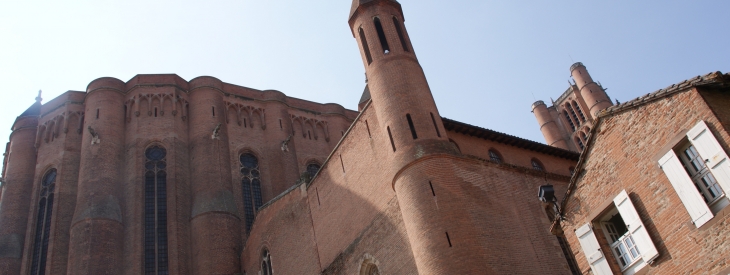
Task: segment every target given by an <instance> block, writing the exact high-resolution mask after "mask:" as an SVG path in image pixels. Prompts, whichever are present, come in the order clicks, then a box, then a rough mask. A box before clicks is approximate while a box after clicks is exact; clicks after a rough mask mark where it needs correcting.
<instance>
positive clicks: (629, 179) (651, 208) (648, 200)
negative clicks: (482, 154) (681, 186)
mask: <svg viewBox="0 0 730 275" xmlns="http://www.w3.org/2000/svg"><path fill="white" fill-rule="evenodd" d="M719 77H720V78H722V77H723V76H722V75H720V76H719ZM724 77H725V80H721V81H720V83H724V84H723V85H724V86H722V87H724V88H717V87H713V86H699V87H686V88H684V89H682V91H680V92H676V93H673V94H669V95H666V96H664V97H662V98H659V99H656V100H652V101H648V102H646V103H643V102H642V100H643V99H644V98H651V97H652V96H653V95H647V96H646V97H642V98H640V99H638V100H637V101H635V102H631V103H628V106H623V109H621V108H618V110H617V111H616V113H615V114H612V115H610V116H609V115H606V116H605V117H604V118H602V119H603V121H602V122H601V123H600V128H598V129H596V130H595V133H594V136H593V137H591V140H592V142H593V144H592V145H591V147H590V150H589V151H588V152H584V153H583V155H582V159H583V160H582V161H583V162H584V163H583V165H582V168H581V170H580V172H579V174H578V176H577V177H576V178H575V183H576V185H575V189H574V191H573V193H572V194H571V195H570V196H569V197H568V199H567V201H566V204H565V213H566V214H565V219H564V220H563V221H562V222H561V225H562V229H563V230H564V232H565V236H566V237H567V238H568V241H569V243H570V247H571V249H572V250H573V252H574V254H575V257H576V259H577V261H578V264H579V266H580V269H581V270H582V271H583V272H584V274H590V271H589V270H590V267H589V265H588V263H587V261H586V256H585V255H584V254H583V253H582V251H581V246H580V244H579V243H578V239H577V237H576V236H575V233H574V231H575V230H576V229H577V228H578V227H580V226H582V225H583V224H585V223H587V222H590V221H591V219H592V218H593V217H594V215H596V214H597V213H600V212H601V211H602V210H604V208H605V207H607V205H608V204H607V201H609V200H611V199H612V198H613V197H615V196H616V195H617V194H619V193H620V192H621V190H626V191H627V192H628V194H629V197H630V199H631V201H632V203H633V204H634V206H635V207H636V210H637V211H638V213H639V216H640V218H641V220H642V221H643V223H644V225H645V226H646V229H647V230H648V232H649V235H650V236H651V239H652V241H653V243H654V245H655V246H656V247H657V249H658V251H659V257H658V258H657V259H656V260H655V261H654V262H653V263H652V264H650V265H649V266H648V267H646V268H645V269H646V271H647V274H720V273H721V271H723V270H726V269H728V268H730V262H728V260H727V259H728V258H730V238H728V236H730V231H728V222H729V219H730V216H728V215H727V212H728V211H727V210H728V209H727V208H725V209H724V210H721V211H720V212H719V213H717V214H716V216H715V217H714V218H713V219H712V220H710V222H708V223H707V224H705V225H703V226H702V227H700V228H697V227H696V226H695V225H694V224H693V223H692V220H691V218H690V217H689V214H688V213H687V211H686V209H685V208H684V206H683V204H682V202H681V201H680V199H679V197H678V195H677V193H676V191H675V189H674V188H673V187H672V185H671V183H670V182H669V180H668V179H667V177H666V175H665V174H664V172H663V171H662V170H661V168H660V167H659V165H658V163H657V161H658V159H659V158H660V157H661V155H663V154H664V153H666V152H667V150H669V149H671V147H672V146H674V145H676V143H677V138H675V137H678V136H680V137H681V135H682V133H683V132H685V131H686V130H689V129H690V128H692V127H694V125H695V124H697V123H698V122H699V121H700V120H704V121H705V122H706V123H707V125H708V126H709V128H710V130H711V131H712V133H713V134H714V135H715V137H716V138H717V139H718V141H719V143H720V144H721V146H722V147H723V149H724V150H725V152H730V147H729V146H728V144H730V135H728V132H727V129H728V128H727V127H728V126H730V124H728V122H729V121H730V113H728V107H727V106H730V105H729V104H730V93H729V91H730V90H728V88H727V87H728V86H727V83H728V82H727V78H728V77H727V76H724ZM674 86H675V85H673V86H672V87H674ZM632 105H638V106H636V107H631V106H632ZM619 107H620V106H619ZM609 110H610V109H609ZM725 192H727V190H726V191H725ZM598 228H600V227H598V226H596V229H598ZM596 231H597V232H596V236H598V239H599V242H601V243H602V245H603V246H604V247H607V246H608V243H607V242H606V240H605V237H603V234H602V232H601V231H600V229H598V230H596ZM604 251H610V250H608V249H604ZM604 254H605V255H606V257H607V259H608V261H609V263H611V264H612V266H611V267H612V269H613V271H614V273H616V274H620V272H619V268H618V266H617V264H616V259H615V258H614V256H613V254H612V253H610V252H605V253H604ZM725 273H727V272H725ZM725 273H722V274H725Z"/></svg>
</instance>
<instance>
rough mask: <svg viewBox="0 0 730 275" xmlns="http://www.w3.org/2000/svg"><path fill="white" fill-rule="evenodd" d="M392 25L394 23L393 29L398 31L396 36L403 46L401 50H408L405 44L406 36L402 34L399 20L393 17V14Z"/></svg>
mask: <svg viewBox="0 0 730 275" xmlns="http://www.w3.org/2000/svg"><path fill="white" fill-rule="evenodd" d="M393 25H395V31H396V32H397V33H398V38H399V39H400V44H401V46H403V50H404V51H406V52H410V50H408V44H406V37H405V36H404V35H403V30H401V27H400V22H399V21H398V18H395V16H393Z"/></svg>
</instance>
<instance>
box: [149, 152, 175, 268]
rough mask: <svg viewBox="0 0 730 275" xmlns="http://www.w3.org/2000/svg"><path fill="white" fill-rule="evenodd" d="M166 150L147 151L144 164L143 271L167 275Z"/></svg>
mask: <svg viewBox="0 0 730 275" xmlns="http://www.w3.org/2000/svg"><path fill="white" fill-rule="evenodd" d="M166 155H167V151H166V150H165V148H163V147H160V146H152V147H150V148H147V150H145V159H146V162H145V164H144V169H145V174H144V272H145V274H146V275H151V274H154V275H167V274H169V269H168V256H167V172H166V168H167V162H166V161H165V156H166Z"/></svg>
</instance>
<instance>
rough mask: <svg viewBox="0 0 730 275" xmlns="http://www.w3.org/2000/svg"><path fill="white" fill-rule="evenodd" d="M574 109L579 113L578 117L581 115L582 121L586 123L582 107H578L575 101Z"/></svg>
mask: <svg viewBox="0 0 730 275" xmlns="http://www.w3.org/2000/svg"><path fill="white" fill-rule="evenodd" d="M573 108H574V109H575V111H576V112H578V115H580V120H581V121H583V122H586V116H585V115H584V114H583V111H582V110H581V109H580V106H578V103H577V102H575V101H573Z"/></svg>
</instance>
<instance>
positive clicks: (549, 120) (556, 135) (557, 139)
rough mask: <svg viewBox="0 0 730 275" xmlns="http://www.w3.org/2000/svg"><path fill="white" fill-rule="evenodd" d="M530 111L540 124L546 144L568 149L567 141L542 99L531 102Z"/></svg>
mask: <svg viewBox="0 0 730 275" xmlns="http://www.w3.org/2000/svg"><path fill="white" fill-rule="evenodd" d="M532 113H533V114H535V118H536V119H537V123H538V124H539V125H540V132H542V135H543V136H544V137H545V142H547V144H548V145H550V146H554V147H558V148H562V149H565V150H569V148H568V143H567V142H566V141H565V139H563V137H562V135H561V132H560V128H559V127H558V124H557V123H555V119H553V116H552V115H551V114H550V111H549V110H548V107H547V105H545V102H543V101H542V100H538V101H536V102H535V103H533V104H532Z"/></svg>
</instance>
